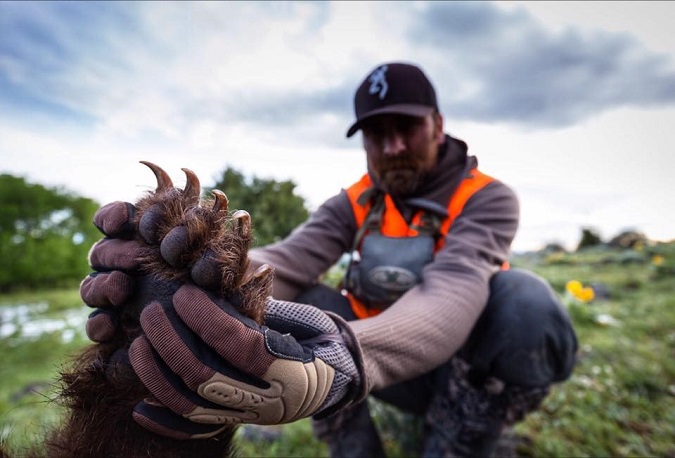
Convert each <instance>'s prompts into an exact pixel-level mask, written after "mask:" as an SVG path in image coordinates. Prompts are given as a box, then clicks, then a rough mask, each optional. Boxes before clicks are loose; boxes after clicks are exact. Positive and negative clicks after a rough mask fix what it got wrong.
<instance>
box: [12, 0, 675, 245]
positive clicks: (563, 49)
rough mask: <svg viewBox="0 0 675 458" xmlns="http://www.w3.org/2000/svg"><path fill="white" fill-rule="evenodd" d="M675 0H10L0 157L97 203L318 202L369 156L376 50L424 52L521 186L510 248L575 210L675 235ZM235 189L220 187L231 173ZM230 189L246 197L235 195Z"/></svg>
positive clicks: (592, 223)
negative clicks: (187, 190) (291, 189)
mask: <svg viewBox="0 0 675 458" xmlns="http://www.w3.org/2000/svg"><path fill="white" fill-rule="evenodd" d="M673 17H675V3H674V2H533V3H529V2H526V3H521V2H497V3H490V2H297V3H296V2H290V3H287V2H283V3H276V2H275V3H267V2H55V1H54V2H8V1H2V2H0V158H1V161H0V173H10V174H13V175H18V176H24V177H26V178H27V179H28V180H29V181H31V182H36V183H40V184H43V185H46V186H64V187H65V188H67V189H69V190H71V191H73V192H75V193H77V194H79V195H82V196H85V197H91V198H94V199H96V200H97V201H98V202H100V203H101V204H104V203H107V202H110V201H113V200H131V201H132V200H135V199H137V198H138V197H140V195H141V194H142V192H143V191H145V190H147V189H151V188H152V187H153V177H152V174H151V173H150V172H149V170H147V168H145V167H144V166H142V165H140V164H139V163H138V161H139V160H148V161H151V162H154V163H156V164H158V165H160V166H161V167H163V168H164V169H165V170H166V171H167V172H168V173H169V174H170V175H171V176H172V177H175V182H176V183H177V184H181V183H184V181H185V180H184V176H183V175H182V172H181V171H180V169H181V167H187V168H190V169H192V170H193V171H195V172H196V173H197V174H198V176H199V177H200V178H201V180H202V184H203V185H206V186H208V185H212V184H213V183H214V178H215V177H216V176H217V175H218V174H220V172H222V171H223V170H224V169H225V168H226V167H228V166H230V167H234V168H236V169H238V170H239V171H241V172H243V173H244V174H246V175H248V176H251V175H256V176H258V177H262V178H274V179H277V180H293V181H294V182H295V183H296V184H297V185H298V187H297V191H298V193H299V194H300V195H302V196H303V197H304V198H305V199H306V200H307V202H308V204H309V205H310V207H311V208H312V209H314V208H316V207H317V206H319V205H320V204H321V203H322V202H323V201H324V200H325V199H327V198H328V197H330V196H332V195H334V194H335V193H337V192H339V190H340V189H341V188H342V187H347V186H349V185H350V184H351V183H352V182H354V181H355V180H357V179H358V178H359V177H360V176H361V175H362V174H363V173H364V171H365V157H364V153H363V152H362V149H361V144H360V143H361V140H360V135H356V136H354V137H353V138H352V139H346V138H345V132H346V130H347V128H348V126H349V125H350V124H351V122H352V121H353V108H352V100H353V94H354V91H355V89H356V87H357V86H358V84H359V83H360V82H361V80H362V79H363V78H364V77H365V76H366V74H367V73H368V72H369V71H370V70H372V69H373V68H374V67H376V66H377V65H379V64H380V63H383V62H387V61H406V62H413V63H416V64H418V65H420V66H421V67H422V68H423V69H424V71H425V72H426V73H427V74H428V76H429V77H430V79H431V80H432V82H433V83H434V85H435V87H436V91H437V94H438V98H439V103H440V108H441V111H442V113H443V115H444V119H445V126H446V131H447V132H448V133H450V134H451V135H453V136H456V137H459V138H461V139H463V140H464V141H466V142H467V143H468V145H469V153H470V154H473V155H476V156H477V157H478V161H479V164H480V167H481V169H482V170H483V172H485V173H488V174H490V175H493V176H495V177H496V178H498V179H500V180H502V181H504V182H505V183H506V184H508V185H509V186H511V187H512V188H513V189H514V190H515V191H516V193H517V194H518V196H519V198H520V203H521V227H520V230H519V233H518V235H517V237H516V240H515V241H514V244H513V249H514V250H515V251H524V250H532V249H538V248H541V247H542V246H543V245H545V244H546V243H552V242H556V243H561V244H563V245H565V246H566V247H567V248H570V249H571V248H574V247H575V246H576V244H577V242H578V241H579V238H580V235H581V228H582V227H591V228H593V229H594V230H596V231H597V232H598V233H599V234H600V235H601V236H602V237H603V239H604V240H606V239H609V238H610V237H612V236H614V235H616V234H618V233H619V232H621V231H623V230H637V231H640V232H643V233H645V234H646V235H647V236H648V237H649V238H651V239H654V240H671V239H675V228H673V225H672V224H671V223H672V221H673V217H672V216H670V217H669V216H668V215H669V214H671V212H672V210H673V209H674V208H675V197H674V193H673V192H672V191H670V189H669V188H668V187H667V183H668V182H669V180H671V179H672V176H671V175H672V173H673V172H674V171H675V168H674V167H673V166H674V165H675V159H674V157H673V154H672V148H673V147H672V146H671V145H673V141H674V140H675V129H674V128H673V126H674V125H675V123H674V121H675V34H673V33H672V31H671V23H672V18H673ZM223 191H225V193H227V189H224V190H223ZM232 205H233V206H234V207H235V208H236V202H233V203H232Z"/></svg>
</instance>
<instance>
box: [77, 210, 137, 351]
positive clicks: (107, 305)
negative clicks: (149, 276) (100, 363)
mask: <svg viewBox="0 0 675 458" xmlns="http://www.w3.org/2000/svg"><path fill="white" fill-rule="evenodd" d="M135 212H136V208H135V207H134V206H133V205H132V204H130V203H128V202H113V203H110V204H108V205H105V206H103V207H101V208H100V209H99V210H98V211H97V212H96V214H95V215H94V225H95V226H96V227H97V228H98V229H99V230H100V231H101V232H102V233H103V235H105V238H103V239H101V240H100V241H99V242H97V243H96V244H95V245H94V246H93V247H92V249H91V251H90V252H89V265H90V266H91V268H92V269H94V272H93V273H92V274H90V275H88V276H87V277H86V278H85V279H84V280H82V283H81V284H80V296H81V297H82V301H84V303H85V304H87V305H88V306H90V307H93V308H95V310H94V311H93V312H92V313H91V314H90V315H89V319H88V320H87V324H86V332H87V336H88V337H89V338H90V339H91V340H93V341H94V342H105V341H108V340H110V339H111V338H112V337H113V336H114V335H115V329H116V327H117V324H118V321H119V316H120V307H122V306H123V304H124V303H125V301H127V299H129V297H131V295H132V293H133V291H134V282H133V278H132V276H130V275H128V274H127V272H128V273H133V272H135V271H136V270H137V269H138V268H139V262H138V255H139V251H140V248H141V247H140V245H139V244H138V243H137V242H135V241H134V240H133V239H132V237H133V235H134V227H133V217H134V214H135Z"/></svg>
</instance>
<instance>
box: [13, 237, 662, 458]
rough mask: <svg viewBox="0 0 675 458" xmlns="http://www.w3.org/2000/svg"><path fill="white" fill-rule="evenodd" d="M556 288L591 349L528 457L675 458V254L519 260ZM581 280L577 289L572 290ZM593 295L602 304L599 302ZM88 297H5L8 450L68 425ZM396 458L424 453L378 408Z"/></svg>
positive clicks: (274, 434)
mask: <svg viewBox="0 0 675 458" xmlns="http://www.w3.org/2000/svg"><path fill="white" fill-rule="evenodd" d="M513 264H514V265H515V266H519V267H524V268H528V269H531V270H533V271H534V272H536V273H538V274H539V275H541V276H543V277H544V278H546V279H548V280H549V281H550V282H551V284H552V285H553V286H554V288H555V289H556V291H558V292H559V294H560V295H561V297H562V298H563V300H564V302H565V304H566V306H567V307H568V309H569V311H570V314H571V316H572V318H573V320H574V322H575V325H576V329H577V332H578V335H579V339H580V345H581V350H580V355H579V364H578V366H577V368H576V370H575V372H574V374H573V376H572V377H571V378H570V379H569V380H568V381H567V382H566V383H564V384H561V385H557V386H555V387H554V388H553V390H552V392H551V394H550V396H549V397H548V398H547V399H546V400H545V402H544V404H543V406H542V407H541V409H539V410H538V411H537V412H536V413H534V414H532V415H530V416H529V417H527V418H526V419H525V421H524V422H522V423H520V424H519V425H518V426H517V427H516V428H515V431H514V432H515V433H516V434H517V435H518V436H522V437H523V438H525V439H526V440H523V441H522V445H520V446H519V447H518V448H517V453H518V455H520V456H536V457H540V456H592V457H597V456H665V457H675V281H673V280H674V279H675V244H668V245H666V244H659V245H648V246H640V247H638V248H637V249H630V250H616V249H615V250H612V249H607V248H593V249H588V250H585V251H582V252H577V253H562V252H552V253H548V254H537V255H527V256H518V257H515V258H514V259H513ZM571 280H576V282H575V283H569V282H570V281H571ZM588 287H592V289H593V292H592V293H591V294H592V295H593V296H594V297H593V298H592V300H590V296H589V295H588V292H589V290H588V289H587V288H588ZM87 313H88V310H87V309H86V307H83V306H81V302H80V299H79V296H78V292H77V290H76V289H73V290H63V291H45V292H34V293H24V294H14V295H6V296H0V314H1V315H0V316H1V317H2V321H1V322H0V325H1V328H0V330H1V332H0V354H1V355H2V360H1V363H0V439H6V440H9V443H10V444H12V445H13V446H17V447H20V446H21V444H25V443H32V442H34V441H35V440H36V439H35V437H36V436H40V434H41V433H42V432H43V430H44V427H45V426H48V425H49V424H50V423H52V422H54V421H57V419H58V415H59V411H58V408H56V407H55V406H54V404H53V403H52V402H50V399H51V398H52V397H53V391H52V385H51V383H52V382H51V381H52V380H53V377H54V375H55V373H56V371H57V370H58V367H59V364H60V363H61V361H63V360H64V359H65V358H67V357H68V355H69V354H72V353H73V352H75V351H77V350H78V349H79V348H82V346H83V345H86V344H87V340H86V338H85V337H84V335H83V332H82V329H83V323H84V319H85V317H86V314H87ZM374 411H375V412H376V415H377V418H376V421H377V423H378V425H379V426H380V427H381V429H382V435H383V439H384V441H385V446H386V448H387V451H388V452H389V454H390V455H391V456H405V455H407V454H408V452H407V450H410V447H411V446H412V445H414V444H413V443H414V439H415V437H416V434H415V432H414V431H413V430H412V428H411V427H410V425H411V422H410V421H409V420H410V419H409V418H407V417H405V416H402V415H400V414H398V413H397V412H394V411H392V410H391V409H388V408H386V407H384V406H382V405H374ZM238 437H239V440H238V443H239V445H240V454H241V455H242V456H306V457H316V456H327V455H328V452H327V449H326V447H325V446H324V445H323V444H321V443H319V442H317V441H316V440H314V439H313V437H312V430H311V424H310V422H309V421H308V420H303V421H299V422H296V423H295V424H293V425H287V426H284V427H281V428H272V429H258V428H244V429H240V431H239V436H238Z"/></svg>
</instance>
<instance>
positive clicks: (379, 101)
mask: <svg viewBox="0 0 675 458" xmlns="http://www.w3.org/2000/svg"><path fill="white" fill-rule="evenodd" d="M436 110H438V103H437V102H436V91H435V90H434V87H433V86H432V84H431V82H430V81H429V78H427V76H426V75H425V74H424V72H423V71H422V70H421V69H420V68H419V67H417V66H415V65H411V64H405V63H401V62H391V63H386V64H381V65H379V66H378V67H377V68H375V69H374V70H373V71H371V72H370V73H368V76H366V79H364V80H363V82H362V83H361V85H360V86H359V88H358V89H357V90H356V94H355V95H354V113H355V114H356V122H354V124H352V126H351V127H350V128H349V130H348V131H347V137H351V136H352V135H354V134H355V133H356V131H357V130H359V129H360V128H361V123H362V122H363V121H364V120H366V119H368V118H370V117H373V116H376V115H380V114H385V113H393V114H403V115H409V116H418V117H423V116H427V115H429V114H431V113H433V112H434V111H436Z"/></svg>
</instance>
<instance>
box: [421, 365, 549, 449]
mask: <svg viewBox="0 0 675 458" xmlns="http://www.w3.org/2000/svg"><path fill="white" fill-rule="evenodd" d="M470 378H471V377H470V374H469V366H468V365H467V364H466V363H465V362H464V361H462V360H460V359H459V358H455V359H454V360H453V361H452V364H451V365H449V373H448V382H447V391H446V392H445V393H442V392H440V393H437V395H436V396H434V398H433V400H432V402H431V404H430V405H429V410H428V411H427V416H426V429H427V436H426V439H425V444H424V453H423V456H424V457H490V456H492V454H493V453H494V451H495V448H496V446H497V442H498V440H499V437H500V435H501V433H502V431H503V429H504V428H505V427H506V426H510V425H512V424H513V423H515V422H517V421H519V420H521V419H522V418H523V417H524V416H525V414H526V413H527V412H530V411H531V410H534V409H535V408H536V407H537V406H538V405H539V404H540V402H541V400H542V399H543V398H544V397H545V396H546V394H547V393H548V387H542V388H521V387H509V386H505V385H504V383H503V382H501V381H499V380H497V379H494V378H491V377H488V378H487V379H484V380H483V381H481V382H480V384H476V381H475V380H474V381H473V383H472V382H471V381H469V379H470Z"/></svg>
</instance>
